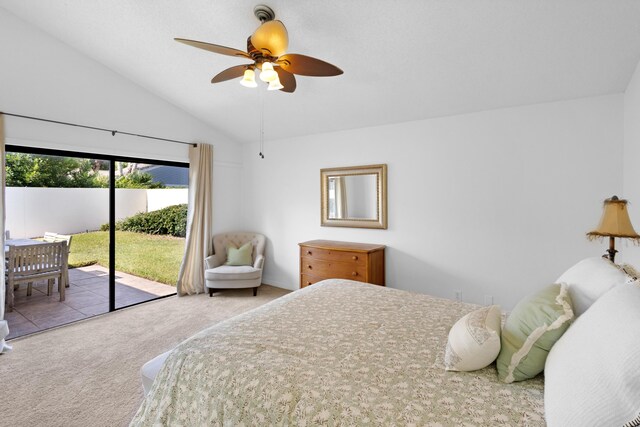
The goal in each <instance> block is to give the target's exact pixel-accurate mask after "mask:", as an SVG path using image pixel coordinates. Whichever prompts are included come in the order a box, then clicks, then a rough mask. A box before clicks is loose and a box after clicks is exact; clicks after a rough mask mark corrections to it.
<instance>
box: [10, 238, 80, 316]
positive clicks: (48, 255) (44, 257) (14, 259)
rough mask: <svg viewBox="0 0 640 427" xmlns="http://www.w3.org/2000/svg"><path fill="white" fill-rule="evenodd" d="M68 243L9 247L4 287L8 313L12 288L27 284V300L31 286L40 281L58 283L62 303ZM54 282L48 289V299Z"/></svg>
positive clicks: (12, 302)
mask: <svg viewBox="0 0 640 427" xmlns="http://www.w3.org/2000/svg"><path fill="white" fill-rule="evenodd" d="M68 254H69V252H68V250H67V243H66V242H57V243H39V244H34V245H24V246H13V245H10V246H9V250H8V251H7V252H6V254H5V257H6V263H7V264H6V265H7V270H6V272H5V279H6V282H7V286H5V289H6V294H7V298H6V299H7V305H8V310H7V311H13V306H14V286H15V285H18V284H20V283H27V286H28V287H27V296H31V291H32V284H33V282H37V281H39V280H45V279H47V280H49V279H58V292H60V301H64V290H65V285H64V284H65V280H66V277H67V257H68ZM52 287H53V282H52V281H50V282H49V285H48V295H51V290H52Z"/></svg>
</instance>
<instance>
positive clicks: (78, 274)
mask: <svg viewBox="0 0 640 427" xmlns="http://www.w3.org/2000/svg"><path fill="white" fill-rule="evenodd" d="M103 275H104V274H103V273H102V272H100V273H95V272H89V271H84V270H82V269H79V268H71V269H69V281H70V282H72V281H74V280H82V279H91V278H93V277H98V276H103Z"/></svg>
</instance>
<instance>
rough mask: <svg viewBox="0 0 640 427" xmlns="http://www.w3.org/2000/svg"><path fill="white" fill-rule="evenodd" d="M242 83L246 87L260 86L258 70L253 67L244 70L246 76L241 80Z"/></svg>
mask: <svg viewBox="0 0 640 427" xmlns="http://www.w3.org/2000/svg"><path fill="white" fill-rule="evenodd" d="M240 84H241V85H242V86H244V87H258V84H257V83H256V72H255V71H253V70H252V69H251V68H249V69H246V70H244V77H243V78H242V80H240Z"/></svg>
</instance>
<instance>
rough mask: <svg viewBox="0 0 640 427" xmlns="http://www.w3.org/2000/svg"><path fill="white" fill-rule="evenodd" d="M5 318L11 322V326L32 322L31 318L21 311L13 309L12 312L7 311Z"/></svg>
mask: <svg viewBox="0 0 640 427" xmlns="http://www.w3.org/2000/svg"><path fill="white" fill-rule="evenodd" d="M4 320H6V321H7V322H8V323H9V326H11V325H14V324H17V323H30V322H29V319H27V318H26V317H24V316H23V315H22V314H20V312H18V311H16V310H13V311H11V312H9V311H7V312H5V313H4Z"/></svg>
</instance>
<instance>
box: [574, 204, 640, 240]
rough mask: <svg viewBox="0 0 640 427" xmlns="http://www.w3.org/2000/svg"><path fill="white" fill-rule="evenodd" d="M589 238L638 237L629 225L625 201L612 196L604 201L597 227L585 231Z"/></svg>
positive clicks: (639, 237)
mask: <svg viewBox="0 0 640 427" xmlns="http://www.w3.org/2000/svg"><path fill="white" fill-rule="evenodd" d="M587 236H588V237H589V238H590V239H593V238H596V237H624V238H629V239H640V235H638V233H636V231H635V230H634V229H633V226H632V225H631V220H630V219H629V213H628V212H627V201H626V200H621V199H618V197H617V196H613V197H612V198H610V199H607V200H605V201H604V208H603V212H602V218H600V224H598V227H597V228H596V229H595V230H593V231H590V232H588V233H587Z"/></svg>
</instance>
